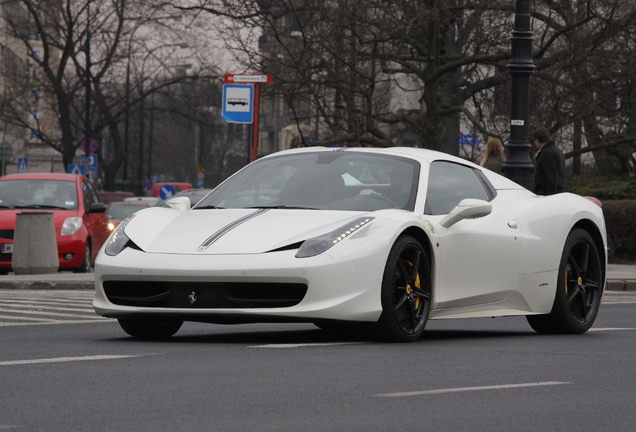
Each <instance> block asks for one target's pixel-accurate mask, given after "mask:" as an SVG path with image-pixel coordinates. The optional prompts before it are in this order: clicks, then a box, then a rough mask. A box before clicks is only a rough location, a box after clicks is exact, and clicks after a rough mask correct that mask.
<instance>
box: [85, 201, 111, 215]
mask: <svg viewBox="0 0 636 432" xmlns="http://www.w3.org/2000/svg"><path fill="white" fill-rule="evenodd" d="M107 209H108V205H106V204H104V203H97V202H94V203H91V206H90V208H89V209H88V212H87V213H104V212H106V210H107Z"/></svg>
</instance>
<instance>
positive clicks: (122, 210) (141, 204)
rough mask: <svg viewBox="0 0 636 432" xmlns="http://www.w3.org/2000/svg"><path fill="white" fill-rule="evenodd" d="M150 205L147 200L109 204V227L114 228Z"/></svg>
mask: <svg viewBox="0 0 636 432" xmlns="http://www.w3.org/2000/svg"><path fill="white" fill-rule="evenodd" d="M148 207H150V206H149V205H148V203H147V202H145V201H116V202H113V203H110V205H109V206H108V211H107V212H106V213H107V214H108V229H109V230H110V231H112V230H114V229H115V227H117V225H119V224H120V223H121V221H123V220H124V219H126V218H127V217H128V216H130V215H131V214H133V213H135V212H138V211H139V210H143V209H146V208H148Z"/></svg>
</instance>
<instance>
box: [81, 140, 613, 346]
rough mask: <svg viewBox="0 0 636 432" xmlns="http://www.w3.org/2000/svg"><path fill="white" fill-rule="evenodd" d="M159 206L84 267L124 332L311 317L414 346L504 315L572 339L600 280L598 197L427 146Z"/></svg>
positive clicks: (283, 171) (586, 324) (337, 158)
mask: <svg viewBox="0 0 636 432" xmlns="http://www.w3.org/2000/svg"><path fill="white" fill-rule="evenodd" d="M169 205H170V208H163V207H153V208H149V209H146V210H141V211H140V212H138V213H135V214H134V215H132V216H131V217H129V218H128V219H126V220H125V221H124V222H122V223H121V224H120V225H119V226H118V227H117V229H116V230H115V231H114V232H113V233H112V234H111V236H110V237H109V239H108V241H107V242H106V244H105V245H104V247H103V248H102V250H101V251H100V253H99V256H98V257H97V261H96V264H95V282H96V295H95V299H94V303H93V305H94V308H95V310H96V312H97V313H98V314H99V315H103V316H105V317H112V318H116V319H118V320H119V323H120V325H121V327H122V328H123V330H124V331H125V332H126V333H128V334H130V335H132V336H135V337H140V338H163V337H169V336H172V335H173V334H174V333H176V332H177V331H178V330H179V328H180V327H181V325H182V323H183V322H184V321H198V322H208V323H227V324H234V323H253V322H311V323H314V324H316V325H317V326H318V327H321V328H329V329H332V328H340V327H347V326H357V327H360V328H364V329H366V330H368V331H371V332H373V334H374V335H375V336H377V337H378V338H380V339H382V340H389V341H412V340H416V339H417V338H418V337H419V336H420V335H421V334H422V331H423V330H424V327H425V325H426V322H427V320H428V319H444V318H465V317H492V316H510V315H525V316H527V320H528V322H529V323H530V326H532V328H533V329H535V330H536V331H538V332H540V333H584V332H585V331H587V330H588V329H589V328H590V327H591V326H592V324H593V322H594V320H595V318H596V315H597V313H598V309H599V306H600V303H601V296H602V294H603V289H604V285H605V271H606V267H607V257H606V230H605V222H604V219H603V213H602V209H601V207H600V203H599V202H598V201H595V200H593V199H586V198H584V197H580V196H577V195H574V194H570V193H562V194H558V195H552V196H537V195H535V194H533V193H532V192H530V191H528V190H526V189H524V188H523V187H521V186H519V185H518V184H516V183H514V182H512V181H510V180H508V179H507V178H505V177H503V176H500V175H498V174H495V173H493V172H491V171H488V170H486V169H483V168H481V167H480V166H478V165H475V164H473V163H470V162H467V161H465V160H463V159H460V158H457V157H453V156H450V155H447V154H444V153H439V152H435V151H430V150H423V149H414V148H390V149H370V148H369V149H367V148H364V149H363V148H337V149H334V148H316V147H314V148H304V149H296V150H289V151H283V152H280V153H276V154H273V155H270V156H267V157H264V158H262V159H260V160H258V161H256V162H254V163H252V164H250V165H248V166H247V167H245V168H243V169H242V170H240V171H239V172H237V173H236V174H234V175H233V176H232V177H230V178H229V179H227V180H226V181H225V182H223V183H222V184H221V185H219V186H218V187H217V188H216V189H214V190H213V191H212V192H210V193H209V194H208V195H207V196H206V197H205V198H203V199H202V200H201V201H199V202H198V203H197V204H196V205H195V206H194V207H192V208H190V201H189V200H188V199H187V198H175V199H173V200H171V201H169Z"/></svg>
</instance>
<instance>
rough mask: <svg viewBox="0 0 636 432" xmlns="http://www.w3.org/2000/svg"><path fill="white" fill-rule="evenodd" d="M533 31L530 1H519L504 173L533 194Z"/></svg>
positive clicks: (514, 30) (514, 31) (516, 16)
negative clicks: (531, 111) (530, 129)
mask: <svg viewBox="0 0 636 432" xmlns="http://www.w3.org/2000/svg"><path fill="white" fill-rule="evenodd" d="M532 34H533V33H532V28H531V26H530V0H516V11H515V26H514V29H513V31H512V37H511V40H512V49H511V53H510V62H509V63H508V67H507V68H508V73H509V74H510V76H511V78H512V87H511V103H510V141H509V142H508V145H507V146H506V148H507V150H508V155H507V157H506V162H505V163H504V165H503V168H502V169H503V172H504V174H505V175H506V177H508V178H509V179H511V180H513V181H514V182H516V183H518V184H520V185H521V186H523V187H525V188H526V189H530V190H532V181H533V174H534V165H533V164H532V159H531V158H530V149H531V148H532V145H531V144H530V142H529V141H528V136H529V133H528V126H529V125H528V117H529V115H528V110H529V109H528V105H529V104H528V99H529V93H530V76H531V75H532V74H533V73H534V69H535V67H534V63H533V62H532V40H533V39H534V38H533V37H532Z"/></svg>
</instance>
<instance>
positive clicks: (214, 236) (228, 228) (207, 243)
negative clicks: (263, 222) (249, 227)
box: [197, 208, 270, 252]
mask: <svg viewBox="0 0 636 432" xmlns="http://www.w3.org/2000/svg"><path fill="white" fill-rule="evenodd" d="M268 210H270V209H268V208H263V209H258V210H256V211H255V212H254V213H250V214H248V215H247V216H243V217H242V218H240V219H237V220H235V221H234V222H231V223H229V224H227V225H226V226H224V227H223V228H221V229H220V230H218V231H217V232H215V233H214V234H212V235H211V236H210V237H208V239H207V240H206V241H204V242H203V243H201V246H199V248H198V249H197V252H202V251H204V250H206V249H207V248H209V247H210V246H211V245H212V243H214V242H215V241H217V240H218V239H220V238H221V237H223V236H224V235H225V234H227V233H228V232H230V231H232V230H233V229H234V228H236V227H237V226H239V225H241V224H242V223H243V222H247V221H248V220H250V219H253V218H255V217H257V216H259V215H262V214H263V213H265V212H266V211H268Z"/></svg>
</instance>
